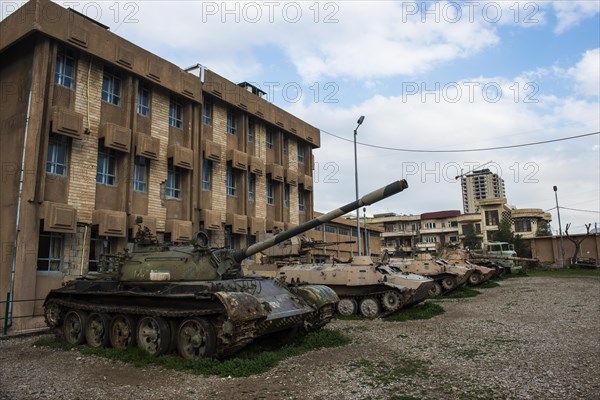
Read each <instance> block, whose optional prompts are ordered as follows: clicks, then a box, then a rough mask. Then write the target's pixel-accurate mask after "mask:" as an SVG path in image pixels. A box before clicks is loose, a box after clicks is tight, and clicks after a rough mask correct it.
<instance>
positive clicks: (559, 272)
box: [527, 268, 600, 277]
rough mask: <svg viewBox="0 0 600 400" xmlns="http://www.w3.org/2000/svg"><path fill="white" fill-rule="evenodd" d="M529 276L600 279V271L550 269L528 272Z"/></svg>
mask: <svg viewBox="0 0 600 400" xmlns="http://www.w3.org/2000/svg"><path fill="white" fill-rule="evenodd" d="M527 275H528V276H553V277H563V276H566V277H568V276H580V277H581V276H583V277H587V276H592V277H600V270H598V269H580V268H566V269H550V270H546V271H542V270H528V271H527Z"/></svg>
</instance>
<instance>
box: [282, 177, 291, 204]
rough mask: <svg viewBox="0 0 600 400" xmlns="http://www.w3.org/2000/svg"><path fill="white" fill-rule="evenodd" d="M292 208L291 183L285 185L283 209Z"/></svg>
mask: <svg viewBox="0 0 600 400" xmlns="http://www.w3.org/2000/svg"><path fill="white" fill-rule="evenodd" d="M289 207H290V185H289V183H284V184H283V208H289Z"/></svg>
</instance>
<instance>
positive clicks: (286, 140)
mask: <svg viewBox="0 0 600 400" xmlns="http://www.w3.org/2000/svg"><path fill="white" fill-rule="evenodd" d="M288 147H289V139H288V138H287V136H285V137H284V138H283V154H285V155H286V156H287V153H288Z"/></svg>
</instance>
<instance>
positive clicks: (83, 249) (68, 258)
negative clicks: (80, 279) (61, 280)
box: [62, 226, 91, 275]
mask: <svg viewBox="0 0 600 400" xmlns="http://www.w3.org/2000/svg"><path fill="white" fill-rule="evenodd" d="M86 229H87V232H86ZM84 234H85V240H84ZM90 236H91V229H90V228H89V227H84V226H78V227H77V232H76V233H74V234H68V235H65V236H64V242H63V263H62V267H63V272H64V273H65V274H66V275H81V274H82V272H83V273H86V272H87V263H88V260H89V256H90V255H89V243H90ZM82 257H83V265H84V266H85V268H83V269H82V268H81V260H82Z"/></svg>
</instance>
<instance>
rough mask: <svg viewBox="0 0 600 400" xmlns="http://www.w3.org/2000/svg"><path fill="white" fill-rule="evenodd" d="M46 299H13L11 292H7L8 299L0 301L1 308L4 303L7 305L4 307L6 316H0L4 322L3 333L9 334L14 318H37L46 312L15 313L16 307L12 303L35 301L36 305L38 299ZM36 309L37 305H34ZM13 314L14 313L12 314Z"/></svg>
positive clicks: (1, 321)
mask: <svg viewBox="0 0 600 400" xmlns="http://www.w3.org/2000/svg"><path fill="white" fill-rule="evenodd" d="M44 300H45V299H28V300H13V299H12V298H11V293H10V292H7V293H6V301H0V308H2V305H3V304H5V305H6V307H5V309H4V316H0V323H1V324H2V335H3V336H6V335H8V328H9V327H10V326H11V325H12V321H13V320H14V319H19V318H35V317H43V316H44V314H35V313H30V314H27V315H14V308H13V307H12V305H13V304H14V303H31V302H34V306H35V302H36V301H44ZM34 309H35V307H34ZM10 314H12V315H10Z"/></svg>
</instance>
